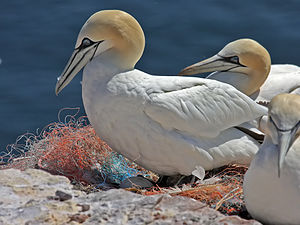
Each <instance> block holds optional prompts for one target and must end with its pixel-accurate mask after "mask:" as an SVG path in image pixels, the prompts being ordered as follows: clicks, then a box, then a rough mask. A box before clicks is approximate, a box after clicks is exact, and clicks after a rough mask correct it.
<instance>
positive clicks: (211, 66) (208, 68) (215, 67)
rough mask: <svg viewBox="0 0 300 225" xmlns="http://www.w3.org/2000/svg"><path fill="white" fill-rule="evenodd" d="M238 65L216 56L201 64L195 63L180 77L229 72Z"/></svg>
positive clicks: (182, 71)
mask: <svg viewBox="0 0 300 225" xmlns="http://www.w3.org/2000/svg"><path fill="white" fill-rule="evenodd" d="M237 66H238V65H237V64H235V63H232V62H229V61H225V60H224V58H223V57H221V56H219V55H214V56H213V57H210V58H208V59H205V60H203V61H201V62H198V63H195V64H193V65H191V66H188V67H186V68H184V69H183V70H181V71H180V72H179V74H178V75H194V74H199V73H206V72H214V71H227V70H230V69H232V68H234V67H237Z"/></svg>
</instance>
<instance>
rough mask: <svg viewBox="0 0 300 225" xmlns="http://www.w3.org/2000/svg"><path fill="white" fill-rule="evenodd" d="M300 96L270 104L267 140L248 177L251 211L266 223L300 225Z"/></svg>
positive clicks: (280, 98) (247, 199) (246, 192)
mask: <svg viewBox="0 0 300 225" xmlns="http://www.w3.org/2000/svg"><path fill="white" fill-rule="evenodd" d="M299 127H300V96H299V95H295V94H280V95H277V96H276V97H274V98H273V99H272V101H271V102H270V104H269V115H268V121H267V125H266V129H265V132H266V138H265V140H264V143H263V145H262V146H261V148H260V149H259V151H258V153H257V154H256V155H255V157H254V159H253V161H252V162H251V165H250V167H249V169H248V171H247V173H246V175H245V178H244V195H245V202H246V207H247V210H248V212H249V213H250V214H251V215H252V217H253V218H255V219H257V220H259V221H261V222H263V223H264V224H272V225H276V224H282V225H283V224H284V225H287V224H300V213H299V212H300V211H299V210H300V139H299V138H298V136H299V134H300V129H299Z"/></svg>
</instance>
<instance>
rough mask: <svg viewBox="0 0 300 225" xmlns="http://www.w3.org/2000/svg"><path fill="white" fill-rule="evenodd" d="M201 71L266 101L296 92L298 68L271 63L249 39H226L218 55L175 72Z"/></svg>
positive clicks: (299, 89)
mask: <svg viewBox="0 0 300 225" xmlns="http://www.w3.org/2000/svg"><path fill="white" fill-rule="evenodd" d="M270 69H271V71H270ZM204 72H213V73H211V74H210V75H209V76H208V77H207V78H208V79H214V80H218V81H221V82H225V83H228V84H231V85H233V86H234V87H236V88H237V89H238V90H240V91H241V92H243V93H245V94H247V95H248V96H250V97H251V98H252V99H254V100H255V101H257V102H270V101H271V99H272V98H273V97H275V96H276V95H278V94H280V93H297V94H300V68H299V67H298V66H295V65H272V66H271V58H270V55H269V53H268V51H267V50H266V49H265V48H264V47H263V46H262V45H260V44H259V43H258V42H256V41H254V40H252V39H246V38H245V39H239V40H236V41H233V42H230V43H229V44H227V45H226V46H225V47H224V48H223V49H222V50H221V51H220V52H219V53H218V54H216V55H214V56H213V57H211V58H208V59H206V60H203V61H201V62H198V63H195V64H193V65H191V66H188V67H186V68H184V69H183V70H182V71H181V72H180V73H179V74H180V75H194V74H199V73H204Z"/></svg>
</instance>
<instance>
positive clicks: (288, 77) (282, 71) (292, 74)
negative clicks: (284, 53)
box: [255, 64, 300, 102]
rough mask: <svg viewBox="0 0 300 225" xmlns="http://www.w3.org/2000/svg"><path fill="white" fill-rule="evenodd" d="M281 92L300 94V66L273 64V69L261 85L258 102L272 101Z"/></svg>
mask: <svg viewBox="0 0 300 225" xmlns="http://www.w3.org/2000/svg"><path fill="white" fill-rule="evenodd" d="M280 93H290V94H300V67H299V66H296V65H291V64H286V65H284V64H278V65H271V71H270V73H269V76H268V78H267V79H266V81H265V82H264V84H263V85H262V86H261V87H260V91H259V95H258V97H257V98H256V99H255V101H256V102H270V101H271V99H272V98H274V97H275V96H276V95H278V94H280Z"/></svg>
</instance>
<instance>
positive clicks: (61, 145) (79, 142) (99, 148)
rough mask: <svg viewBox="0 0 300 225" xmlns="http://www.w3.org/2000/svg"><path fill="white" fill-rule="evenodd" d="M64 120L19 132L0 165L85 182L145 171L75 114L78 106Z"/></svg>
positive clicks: (114, 179)
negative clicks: (25, 132) (26, 131)
mask: <svg viewBox="0 0 300 225" xmlns="http://www.w3.org/2000/svg"><path fill="white" fill-rule="evenodd" d="M69 110H76V112H75V113H74V114H73V115H67V116H66V117H65V118H64V121H61V120H60V119H59V122H55V123H51V124H49V125H48V126H47V127H45V128H44V129H43V130H42V131H41V132H38V134H37V135H35V134H32V133H28V134H25V135H22V136H20V137H19V138H18V139H17V141H16V143H15V144H12V145H9V146H8V147H7V150H6V152H4V153H2V155H1V156H0V162H2V164H4V165H2V166H1V168H2V169H4V168H17V169H21V170H24V169H27V168H39V169H43V170H46V171H48V172H50V173H52V174H56V175H64V176H66V177H68V178H70V179H71V180H76V181H80V182H83V183H87V184H98V185H101V183H102V184H105V183H106V184H107V183H120V182H121V181H123V180H124V179H126V178H127V177H131V176H137V175H139V174H141V175H144V174H145V170H144V169H143V168H141V167H139V166H137V165H136V164H135V163H133V162H130V161H129V160H127V159H126V158H124V157H123V156H122V155H120V154H118V153H116V152H114V151H112V150H111V148H110V147H109V146H108V145H107V144H106V143H105V142H103V141H102V140H101V139H100V138H99V137H98V136H97V135H96V133H95V131H94V129H93V128H92V127H91V125H89V123H88V120H87V118H86V117H79V118H76V117H77V114H78V112H79V109H64V110H62V111H60V112H59V116H58V117H59V118H60V117H61V114H62V113H63V112H66V111H69Z"/></svg>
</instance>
